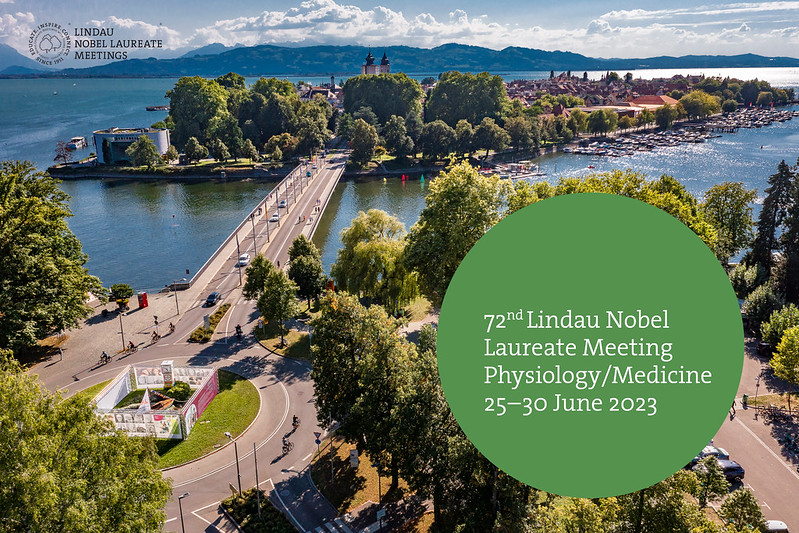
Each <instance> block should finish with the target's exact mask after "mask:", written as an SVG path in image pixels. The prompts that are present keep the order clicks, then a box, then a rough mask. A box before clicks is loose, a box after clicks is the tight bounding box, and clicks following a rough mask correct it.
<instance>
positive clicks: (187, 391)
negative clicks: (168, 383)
mask: <svg viewBox="0 0 799 533" xmlns="http://www.w3.org/2000/svg"><path fill="white" fill-rule="evenodd" d="M164 394H166V395H167V396H169V397H170V398H174V399H175V400H177V401H179V402H185V401H186V400H188V399H189V398H190V397H191V387H189V384H188V383H186V382H185V381H176V382H175V384H174V385H172V387H171V388H170V389H169V390H166V391H164Z"/></svg>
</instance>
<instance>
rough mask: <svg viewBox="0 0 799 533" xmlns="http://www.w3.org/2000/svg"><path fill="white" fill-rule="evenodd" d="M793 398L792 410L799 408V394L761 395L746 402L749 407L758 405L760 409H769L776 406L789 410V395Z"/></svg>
mask: <svg viewBox="0 0 799 533" xmlns="http://www.w3.org/2000/svg"><path fill="white" fill-rule="evenodd" d="M789 394H790V397H791V410H794V411H795V410H797V408H799V392H791V393H788V392H780V393H777V394H761V395H759V396H758V397H757V398H755V397H754V396H750V397H749V398H747V400H746V404H747V405H757V406H760V407H768V406H769V405H776V406H777V407H779V408H781V409H787V408H788V395H789Z"/></svg>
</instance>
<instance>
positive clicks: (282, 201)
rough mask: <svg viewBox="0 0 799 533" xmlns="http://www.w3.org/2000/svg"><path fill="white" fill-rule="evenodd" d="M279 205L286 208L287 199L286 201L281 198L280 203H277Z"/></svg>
mask: <svg viewBox="0 0 799 533" xmlns="http://www.w3.org/2000/svg"><path fill="white" fill-rule="evenodd" d="M277 206H278V207H279V208H284V207H286V201H285V200H280V203H279V204H277Z"/></svg>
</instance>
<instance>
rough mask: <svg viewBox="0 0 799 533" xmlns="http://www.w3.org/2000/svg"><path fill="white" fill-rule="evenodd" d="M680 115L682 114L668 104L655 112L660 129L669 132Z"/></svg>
mask: <svg viewBox="0 0 799 533" xmlns="http://www.w3.org/2000/svg"><path fill="white" fill-rule="evenodd" d="M679 115H680V113H679V111H678V110H677V109H676V108H675V107H673V106H671V105H669V104H666V105H664V106H662V107H659V108H657V109H656V110H655V122H656V123H657V125H658V127H659V128H660V129H662V130H667V129H670V128H671V126H672V124H674V121H675V120H677V118H678V117H679Z"/></svg>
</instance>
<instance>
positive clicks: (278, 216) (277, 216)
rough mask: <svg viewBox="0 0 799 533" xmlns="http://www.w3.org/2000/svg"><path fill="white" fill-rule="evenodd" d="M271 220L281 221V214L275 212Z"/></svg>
mask: <svg viewBox="0 0 799 533" xmlns="http://www.w3.org/2000/svg"><path fill="white" fill-rule="evenodd" d="M269 222H280V215H278V214H277V213H275V214H273V215H272V216H271V217H269Z"/></svg>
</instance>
